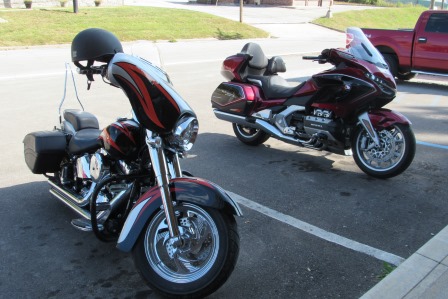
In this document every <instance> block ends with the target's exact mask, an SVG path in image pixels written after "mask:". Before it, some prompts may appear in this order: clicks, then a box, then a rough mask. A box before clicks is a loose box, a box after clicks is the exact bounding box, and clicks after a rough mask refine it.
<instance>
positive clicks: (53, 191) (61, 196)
mask: <svg viewBox="0 0 448 299" xmlns="http://www.w3.org/2000/svg"><path fill="white" fill-rule="evenodd" d="M57 190H58V189H53V188H51V189H50V193H51V194H52V195H54V196H55V197H56V198H57V199H59V200H60V201H62V202H63V203H64V204H65V205H67V206H68V207H69V208H71V209H72V210H73V211H75V212H76V213H77V214H78V215H80V216H81V217H83V218H85V219H87V220H89V221H90V217H91V215H90V212H89V211H86V210H84V209H83V208H81V207H79V206H77V205H76V204H75V203H74V201H73V200H72V199H70V198H67V197H66V195H65V194H61V193H59V191H57Z"/></svg>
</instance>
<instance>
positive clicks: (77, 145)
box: [68, 129, 101, 155]
mask: <svg viewBox="0 0 448 299" xmlns="http://www.w3.org/2000/svg"><path fill="white" fill-rule="evenodd" d="M100 134H101V130H98V129H83V130H80V131H78V132H76V133H75V134H74V135H73V137H72V138H71V139H70V142H69V143H68V151H69V152H70V153H71V154H74V155H77V154H82V153H87V152H93V151H96V150H97V149H99V148H100V147H101V143H100V142H99V139H98V137H99V136H100Z"/></svg>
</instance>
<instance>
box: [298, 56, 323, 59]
mask: <svg viewBox="0 0 448 299" xmlns="http://www.w3.org/2000/svg"><path fill="white" fill-rule="evenodd" d="M320 58H321V57H320V56H303V57H302V59H303V60H318V59H320Z"/></svg>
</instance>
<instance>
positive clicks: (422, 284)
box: [126, 0, 448, 299]
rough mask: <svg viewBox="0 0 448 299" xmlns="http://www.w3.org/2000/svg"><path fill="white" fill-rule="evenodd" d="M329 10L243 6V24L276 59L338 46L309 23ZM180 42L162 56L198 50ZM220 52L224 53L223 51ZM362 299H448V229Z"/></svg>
mask: <svg viewBox="0 0 448 299" xmlns="http://www.w3.org/2000/svg"><path fill="white" fill-rule="evenodd" d="M127 2H128V3H126V4H127V5H148V6H159V7H169V8H179V9H190V10H195V11H201V12H206V13H210V14H214V15H217V16H221V17H225V18H228V19H231V20H235V21H238V20H239V7H237V6H230V5H226V6H219V5H218V6H215V5H196V4H191V3H188V1H186V0H184V1H182V0H179V1H176V2H170V1H165V0H151V2H143V1H139V0H128V1H127ZM359 9H366V7H360V6H350V5H335V6H333V7H332V8H331V11H332V12H333V13H334V12H340V11H346V10H359ZM327 11H328V4H327V2H325V1H324V5H323V6H322V7H317V6H306V7H305V6H303V5H301V6H296V7H293V8H284V7H269V8H268V9H267V8H266V9H263V7H260V6H247V7H244V15H243V21H244V22H245V23H248V24H251V25H253V26H255V27H258V28H261V29H263V30H265V31H267V32H269V33H270V34H271V37H272V36H273V37H276V39H267V40H266V41H265V42H263V41H260V44H262V47H263V49H266V52H267V54H268V55H269V54H270V53H269V52H271V55H272V54H275V55H281V54H287V53H285V51H286V52H287V51H291V52H293V51H295V52H300V50H304V51H305V52H307V51H308V52H309V51H317V49H323V48H322V45H323V44H324V42H326V43H327V44H328V43H329V45H327V46H328V47H333V46H334V45H336V44H338V42H339V41H340V40H341V41H342V34H341V33H338V32H335V31H331V30H328V29H324V28H321V27H319V26H315V25H312V24H309V22H310V21H311V20H313V19H315V18H318V17H323V16H325V15H326V13H327ZM310 39H314V40H316V39H317V40H318V42H317V44H316V46H314V47H313V46H310ZM204 42H206V43H208V44H207V49H208V46H210V47H211V49H212V51H213V49H214V47H221V45H220V46H217V45H216V42H213V41H204ZM177 44H178V45H173V44H171V45H169V46H170V49H168V48H167V47H165V46H163V45H160V44H159V45H158V46H157V48H158V51H159V53H158V54H159V55H160V56H162V57H163V55H164V54H165V55H166V52H169V51H172V52H175V51H177V50H178V49H176V48H177V46H179V47H182V48H183V49H185V47H188V45H187V44H190V47H194V43H193V42H190V43H188V42H180V43H177ZM239 44H240V43H239ZM229 45H230V44H229ZM285 45H287V46H285ZM340 46H342V45H340ZM204 47H205V46H204ZM173 48H174V49H173ZM288 49H289V50H288ZM291 49H293V50H291ZM282 51H283V52H282ZM217 52H219V50H218V51H217ZM217 54H219V55H221V53H217ZM361 298H362V299H379V298H380V299H387V298H391V299H400V298H403V299H404V298H406V299H411V298H425V299H443V298H445V299H446V298H448V226H447V227H445V228H444V229H443V230H442V231H440V232H439V233H438V234H437V235H436V236H434V237H433V238H432V239H430V240H429V241H428V242H427V243H426V244H425V245H424V246H423V247H421V248H420V249H419V250H417V252H415V253H414V254H413V255H411V256H410V257H409V258H408V259H407V260H405V261H404V262H403V263H402V264H401V265H400V266H398V267H397V268H396V269H395V270H394V271H393V272H392V273H390V274H389V275H388V276H387V277H386V278H384V279H383V280H381V281H380V282H379V283H378V284H377V285H376V286H374V287H373V288H372V289H371V290H369V291H368V292H367V293H366V294H364V295H363V296H362V297H361Z"/></svg>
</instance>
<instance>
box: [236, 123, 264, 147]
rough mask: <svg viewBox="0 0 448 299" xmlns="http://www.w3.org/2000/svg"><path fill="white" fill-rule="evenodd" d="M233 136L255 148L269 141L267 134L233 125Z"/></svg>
mask: <svg viewBox="0 0 448 299" xmlns="http://www.w3.org/2000/svg"><path fill="white" fill-rule="evenodd" d="M232 127H233V132H234V133H235V136H236V137H237V138H238V139H239V140H240V141H241V142H242V143H244V144H247V145H252V146H257V145H260V144H262V143H264V142H265V141H266V140H268V139H269V137H270V136H269V134H267V133H265V132H264V131H262V130H259V129H254V128H250V127H246V126H243V125H238V124H235V123H233V124H232Z"/></svg>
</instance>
